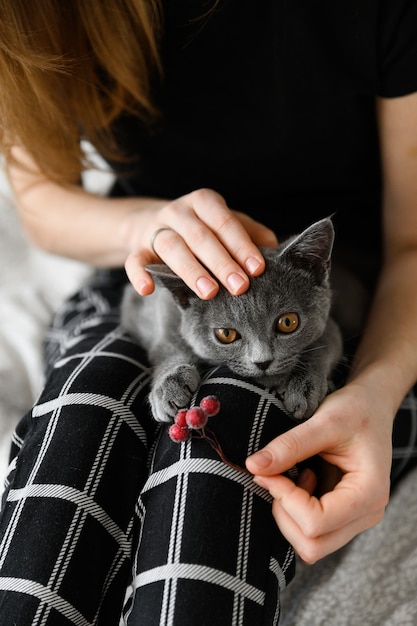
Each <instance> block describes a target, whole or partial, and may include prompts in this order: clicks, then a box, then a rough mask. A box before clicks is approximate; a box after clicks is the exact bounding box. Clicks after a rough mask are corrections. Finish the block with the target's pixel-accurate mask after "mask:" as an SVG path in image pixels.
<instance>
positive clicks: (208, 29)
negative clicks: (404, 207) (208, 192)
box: [118, 0, 417, 251]
mask: <svg viewBox="0 0 417 626" xmlns="http://www.w3.org/2000/svg"><path fill="white" fill-rule="evenodd" d="M207 7H208V3H207V1H206V0H182V1H181V0H180V1H176V0H165V37H164V47H163V59H164V65H165V78H164V81H163V86H162V88H161V90H160V93H159V95H158V99H159V105H160V109H161V111H162V117H161V120H160V122H159V123H158V124H157V125H156V126H155V127H153V128H152V130H147V129H144V128H143V127H142V126H141V124H140V123H139V122H138V121H137V120H135V119H132V118H126V119H124V120H120V122H119V128H118V133H119V135H120V137H122V138H123V143H124V145H125V147H126V149H127V151H128V152H129V153H130V154H131V155H138V157H140V158H138V161H137V163H136V164H135V166H134V167H133V166H132V165H130V166H129V170H130V176H128V177H124V178H123V180H122V179H121V184H122V186H123V187H124V189H125V190H126V192H127V193H132V194H147V195H155V196H159V197H166V198H175V197H178V196H180V195H182V194H184V193H187V192H189V191H191V190H193V189H196V188H199V187H211V188H213V189H216V190H217V191H218V192H220V193H221V194H223V195H224V196H225V198H226V200H227V202H228V204H229V206H231V207H232V208H235V209H238V210H241V211H246V212H248V213H250V214H251V215H253V216H254V217H255V218H256V219H258V220H260V221H262V222H263V223H265V224H268V225H269V226H271V227H272V228H273V229H274V230H275V231H276V232H277V233H278V235H279V236H280V237H281V238H282V236H283V235H284V234H289V233H292V232H296V231H297V230H299V229H301V228H303V227H305V226H307V225H309V224H310V223H311V222H312V221H314V220H315V219H317V218H319V217H323V216H326V215H329V214H335V217H334V220H335V224H336V228H337V242H339V245H340V246H342V245H344V244H349V243H350V244H353V247H354V248H355V249H356V250H360V249H361V248H363V249H366V248H368V249H369V248H372V249H373V250H374V251H376V250H377V249H378V246H379V239H380V227H379V224H380V216H379V214H380V195H381V192H380V183H381V181H380V164H379V154H378V137H377V128H376V120H375V97H376V96H383V97H394V96H400V95H405V94H407V93H411V92H413V91H417V0H314V1H312V0H221V1H220V3H219V4H218V6H217V8H216V10H215V12H214V13H213V14H212V15H211V16H210V17H208V18H200V19H199V18H198V16H201V15H203V14H204V13H205V12H206V11H207ZM196 18H197V19H196ZM119 172H120V173H121V169H120V168H119ZM132 172H134V174H133V175H132Z"/></svg>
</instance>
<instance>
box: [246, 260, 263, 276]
mask: <svg viewBox="0 0 417 626" xmlns="http://www.w3.org/2000/svg"><path fill="white" fill-rule="evenodd" d="M245 266H246V269H247V271H248V272H249V274H252V275H253V276H254V275H255V274H256V273H257V272H258V271H259V270H260V268H261V266H262V263H261V262H260V261H259V259H255V257H250V258H249V259H247V261H246V263H245Z"/></svg>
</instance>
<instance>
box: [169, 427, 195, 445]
mask: <svg viewBox="0 0 417 626" xmlns="http://www.w3.org/2000/svg"><path fill="white" fill-rule="evenodd" d="M168 434H169V436H170V437H171V439H172V441H175V443H181V441H187V439H188V437H189V436H190V431H189V430H188V428H182V427H181V426H179V425H178V424H172V425H171V426H170V427H169V430H168Z"/></svg>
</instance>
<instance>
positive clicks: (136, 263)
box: [125, 250, 155, 296]
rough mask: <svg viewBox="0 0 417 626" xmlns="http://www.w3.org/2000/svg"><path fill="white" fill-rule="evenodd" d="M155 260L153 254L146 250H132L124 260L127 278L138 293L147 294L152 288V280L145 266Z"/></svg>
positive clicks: (153, 286)
mask: <svg viewBox="0 0 417 626" xmlns="http://www.w3.org/2000/svg"><path fill="white" fill-rule="evenodd" d="M154 260H155V257H154V255H153V254H152V253H151V252H150V251H148V250H142V251H139V252H132V253H131V254H129V256H128V257H127V259H126V261H125V270H126V274H127V277H128V279H129V280H130V282H131V283H132V285H133V287H134V288H135V289H136V291H137V292H138V294H139V295H141V296H149V295H150V294H151V293H152V292H153V290H154V288H155V285H154V282H153V280H152V277H151V275H150V274H149V272H147V271H146V269H145V266H146V265H148V264H149V263H152V261H154Z"/></svg>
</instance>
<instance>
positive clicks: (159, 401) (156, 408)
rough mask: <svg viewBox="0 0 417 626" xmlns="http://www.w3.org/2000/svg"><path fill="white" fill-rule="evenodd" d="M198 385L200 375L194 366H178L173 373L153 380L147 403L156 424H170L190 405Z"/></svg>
mask: <svg viewBox="0 0 417 626" xmlns="http://www.w3.org/2000/svg"><path fill="white" fill-rule="evenodd" d="M199 384H200V374H199V373H198V370H197V368H196V367H195V366H194V365H179V366H178V367H177V368H176V369H175V370H174V371H171V372H169V373H167V374H165V375H163V376H158V378H157V379H156V380H154V383H153V386H152V391H151V392H150V394H149V402H150V405H151V408H152V413H153V416H154V418H155V419H156V420H157V421H158V422H171V421H172V420H173V419H174V417H175V415H176V414H177V412H178V409H181V408H183V407H185V406H187V405H188V404H189V403H190V400H191V398H192V396H193V394H194V393H195V392H196V391H197V388H198V385H199Z"/></svg>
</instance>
